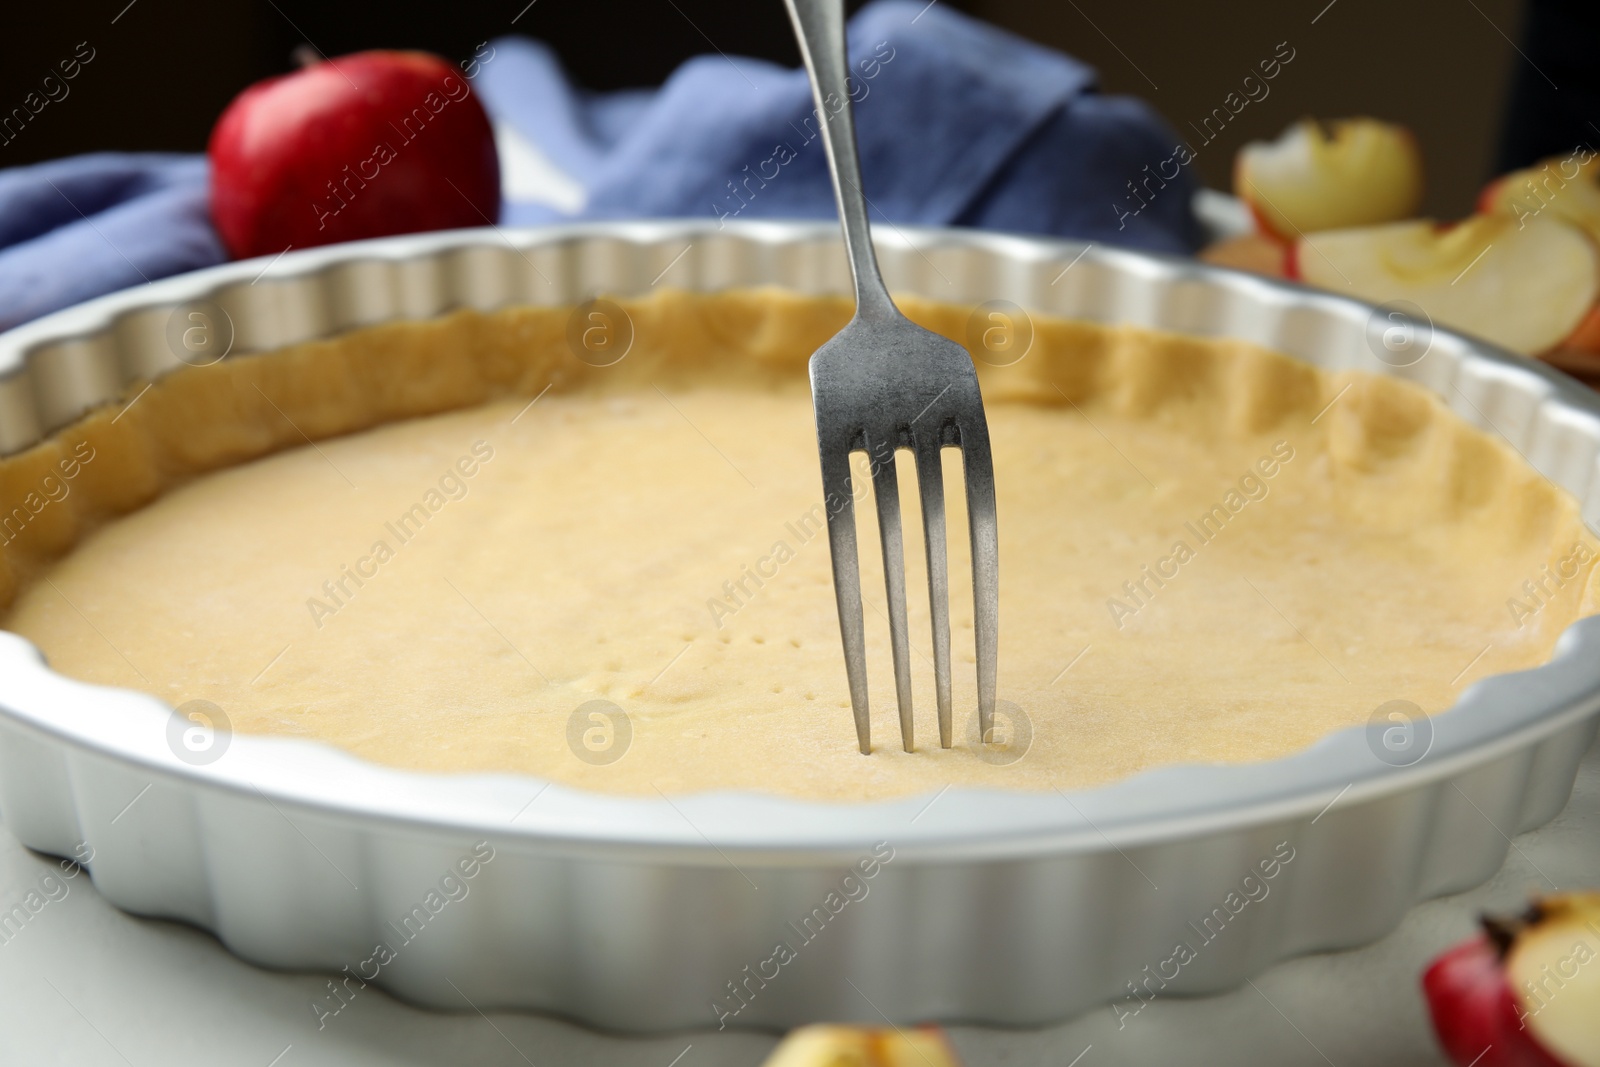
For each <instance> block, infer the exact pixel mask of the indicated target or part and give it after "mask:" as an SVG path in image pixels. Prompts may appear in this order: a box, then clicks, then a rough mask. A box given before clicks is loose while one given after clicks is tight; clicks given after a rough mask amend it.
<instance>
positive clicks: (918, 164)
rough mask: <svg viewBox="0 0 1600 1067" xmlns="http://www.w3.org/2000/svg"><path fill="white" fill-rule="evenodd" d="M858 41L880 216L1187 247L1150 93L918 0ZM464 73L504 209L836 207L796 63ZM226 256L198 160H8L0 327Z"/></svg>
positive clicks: (867, 22)
mask: <svg viewBox="0 0 1600 1067" xmlns="http://www.w3.org/2000/svg"><path fill="white" fill-rule="evenodd" d="M849 39H850V53H851V69H852V77H853V79H854V83H853V89H852V96H853V99H854V100H855V110H856V133H857V139H858V141H859V143H860V147H861V160H862V163H861V166H862V177H863V181H864V183H865V186H866V190H867V194H868V196H869V197H870V204H871V207H870V212H871V215H872V217H873V219H874V220H875V221H877V222H888V223H919V224H925V225H954V226H974V227H983V228H989V229H998V230H1011V231H1017V232H1030V233H1041V234H1051V235H1056V236H1062V237H1077V238H1084V239H1089V240H1096V241H1103V242H1106V243H1109V244H1117V245H1123V246H1129V247H1136V248H1145V249H1150V250H1154V251H1163V252H1188V251H1193V250H1194V249H1195V248H1196V247H1198V245H1199V243H1200V241H1201V237H1202V234H1201V230H1200V227H1199V225H1198V223H1197V222H1196V220H1195V218H1194V216H1193V214H1192V211H1191V209H1190V200H1191V198H1192V195H1193V192H1194V185H1193V183H1192V181H1191V179H1190V177H1189V175H1188V174H1187V173H1186V172H1184V173H1180V174H1179V175H1178V176H1177V177H1176V178H1172V179H1166V180H1165V181H1163V182H1161V183H1160V188H1158V189H1157V188H1154V187H1153V186H1151V185H1150V184H1149V182H1148V173H1147V171H1146V166H1147V165H1153V164H1154V163H1155V162H1156V161H1159V160H1164V159H1166V158H1168V157H1169V156H1170V155H1171V150H1172V146H1173V145H1175V144H1177V143H1178V141H1179V139H1178V137H1177V136H1176V135H1175V134H1174V133H1172V132H1171V131H1170V130H1169V129H1168V128H1167V127H1166V126H1165V124H1164V123H1162V122H1161V120H1160V119H1159V118H1157V117H1156V115H1155V113H1154V112H1153V111H1152V110H1151V109H1150V108H1149V107H1147V106H1146V105H1144V104H1143V103H1141V102H1139V101H1137V100H1134V99H1131V98H1126V97H1116V96H1103V95H1101V94H1100V93H1099V92H1098V91H1097V90H1096V85H1095V74H1094V71H1093V70H1091V69H1090V68H1089V67H1086V66H1084V65H1083V64H1081V63H1079V62H1077V61H1076V60H1074V59H1071V58H1069V57H1068V56H1065V55H1062V54H1061V53H1058V52H1053V51H1051V50H1049V49H1046V48H1042V47H1040V46H1038V45H1035V44H1032V43H1030V42H1027V41H1025V40H1023V39H1021V38H1019V37H1016V36H1014V35H1012V34H1009V33H1006V32H1004V31H1002V30H998V29H996V28H994V27H992V26H989V25H986V24H984V23H982V22H978V21H975V20H973V19H970V18H968V17H966V16H964V15H961V14H959V13H957V12H954V11H952V10H950V9H948V8H947V7H943V6H939V5H938V4H925V3H923V2H920V0H916V2H912V0H877V2H876V3H873V4H871V5H869V6H868V7H866V8H864V9H863V10H862V11H861V12H859V13H858V14H857V15H856V17H855V18H854V19H852V20H851V23H850V30H849ZM466 70H467V74H468V75H469V76H470V77H471V79H472V84H473V87H474V88H475V89H476V91H477V92H478V93H479V96H480V98H481V99H482V101H483V103H484V105H485V107H486V108H487V109H488V110H489V113H490V115H491V116H492V117H493V119H494V121H495V125H496V130H497V138H498V139H499V141H500V144H501V153H502V161H503V169H505V170H507V172H508V180H507V181H506V183H505V185H506V190H505V191H506V195H507V199H506V202H505V203H504V205H503V208H502V212H501V221H502V222H503V223H504V224H507V225H522V224H531V223H539V222H548V221H556V220H571V219H601V218H626V217H641V216H652V217H663V216H666V217H702V218H713V219H719V220H723V221H724V222H726V221H729V220H734V219H751V218H832V217H834V205H833V193H832V188H831V186H830V185H829V183H828V175H827V161H826V157H825V154H824V152H823V148H822V141H821V137H820V136H819V132H818V125H819V123H820V121H821V120H820V119H819V118H818V117H817V116H816V115H815V113H814V112H813V110H812V103H811V94H810V90H809V88H808V86H807V83H806V79H805V75H804V73H803V72H802V71H798V70H792V69H788V68H784V67H779V66H775V65H773V64H771V63H766V62H762V61H760V60H754V59H746V58H739V57H729V56H721V55H706V56H701V57H698V58H695V59H692V60H690V61H688V62H687V63H684V64H683V65H682V66H681V67H679V68H678V70H677V71H675V72H674V73H673V75H672V76H671V77H670V78H668V79H667V81H666V83H665V84H664V85H662V86H661V87H660V88H658V89H646V90H625V91H622V92H612V93H589V92H585V91H583V90H581V89H579V88H577V87H575V86H574V85H573V84H572V83H571V81H570V80H569V79H568V78H567V77H566V74H565V73H564V71H563V70H562V68H561V64H560V62H559V61H558V60H557V59H556V57H555V55H554V54H553V53H552V52H551V50H550V49H549V48H547V47H546V46H544V45H543V44H540V43H539V42H537V41H531V40H528V39H525V38H516V37H508V38H501V39H498V40H496V41H494V42H492V43H491V44H490V45H489V46H487V47H485V48H482V49H480V50H479V54H478V56H477V57H475V60H474V62H473V63H472V64H470V65H468V67H467V68H466ZM512 171H515V172H516V173H511V172H512ZM530 175H532V178H531V179H530V177H529V176H530ZM1134 187H1137V188H1138V189H1139V190H1140V192H1141V194H1142V195H1141V196H1140V197H1139V199H1137V200H1136V199H1134V198H1133V197H1132V196H1130V189H1131V188H1134ZM1152 191H1153V193H1154V195H1152ZM1141 203H1142V204H1143V205H1144V206H1143V207H1142V209H1141V210H1139V211H1137V212H1134V211H1133V210H1132V209H1133V208H1134V207H1137V206H1138V205H1140V204H1141ZM225 258H226V254H225V252H224V251H223V249H222V246H221V243H220V242H219V241H218V240H217V236H216V233H215V231H214V230H213V229H212V227H211V223H210V220H209V217H208V214H207V208H206V164H205V160H204V158H203V157H200V156H181V155H152V154H118V153H100V154H94V155H87V156H78V157H74V158H71V159H64V160H57V161H54V162H50V163H44V164H39V165H35V166H30V167H16V168H11V169H9V170H4V171H0V328H9V327H10V326H14V325H16V324H18V323H21V322H25V321H27V320H28V319H31V318H34V317H36V316H38V315H42V314H45V313H46V312H49V311H52V310H55V309H57V308H61V307H65V306H67V305H69V304H73V303H76V302H78V301H81V300H85V299H88V298H89V297H92V296H96V295H98V294H101V293H105V292H110V291H112V290H115V289H120V288H124V287H127V286H129V285H135V284H139V283H140V282H143V281H147V280H154V279H156V278H160V277H164V276H166V275H169V274H175V273H178V272H180V271H185V270H192V269H195V268H198V267H204V266H209V265H211V264H214V263H220V262H222V261H223V260H224V259H225Z"/></svg>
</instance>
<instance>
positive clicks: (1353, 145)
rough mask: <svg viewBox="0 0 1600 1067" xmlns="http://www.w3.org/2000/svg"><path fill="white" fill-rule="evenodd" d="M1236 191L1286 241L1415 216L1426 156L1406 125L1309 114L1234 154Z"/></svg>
mask: <svg viewBox="0 0 1600 1067" xmlns="http://www.w3.org/2000/svg"><path fill="white" fill-rule="evenodd" d="M1233 187H1234V193H1235V194H1236V195H1237V196H1238V197H1239V199H1241V200H1243V201H1244V202H1245V203H1246V204H1247V205H1249V207H1250V210H1251V212H1252V213H1253V214H1254V215H1255V218H1256V223H1257V225H1258V226H1260V227H1261V228H1262V230H1263V231H1265V232H1267V233H1268V234H1271V235H1273V236H1276V237H1278V238H1279V239H1281V240H1284V241H1292V240H1294V239H1296V238H1297V237H1299V236H1301V235H1302V234H1307V233H1315V232H1317V231H1319V230H1332V229H1339V228H1343V227H1346V226H1370V225H1374V224H1376V223H1381V222H1394V221H1396V220H1398V219H1405V218H1410V217H1411V216H1412V215H1414V214H1415V213H1416V211H1417V205H1418V204H1419V203H1421V201H1422V155H1421V153H1420V152H1418V150H1417V142H1416V138H1414V137H1413V136H1412V135H1411V131H1410V130H1408V129H1406V128H1405V127H1403V126H1395V125H1391V124H1390V123H1386V122H1379V121H1378V120H1376V119H1341V120H1338V121H1335V122H1329V123H1320V122H1315V121H1313V120H1311V119H1305V120H1302V121H1300V122H1297V123H1295V124H1294V125H1292V126H1290V127H1289V128H1288V129H1287V130H1285V131H1284V132H1283V134H1282V135H1281V136H1279V138H1278V139H1277V140H1276V141H1253V142H1251V143H1250V144H1247V145H1245V146H1244V147H1243V148H1241V149H1240V150H1239V154H1238V155H1237V156H1236V157H1234V167H1233Z"/></svg>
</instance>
